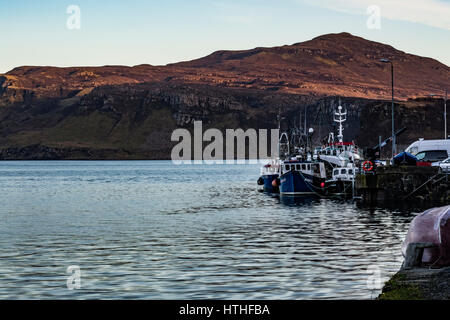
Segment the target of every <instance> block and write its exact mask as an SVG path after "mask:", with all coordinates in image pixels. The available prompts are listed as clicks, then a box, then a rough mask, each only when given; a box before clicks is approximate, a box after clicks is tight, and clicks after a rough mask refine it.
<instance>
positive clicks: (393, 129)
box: [380, 59, 397, 157]
mask: <svg viewBox="0 0 450 320" xmlns="http://www.w3.org/2000/svg"><path fill="white" fill-rule="evenodd" d="M380 62H384V63H390V64H391V80H392V81H391V82H392V157H394V155H395V154H396V153H397V145H396V139H395V127H394V64H393V63H392V61H391V60H389V59H380Z"/></svg>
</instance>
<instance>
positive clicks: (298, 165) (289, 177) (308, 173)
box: [280, 159, 326, 196]
mask: <svg viewBox="0 0 450 320" xmlns="http://www.w3.org/2000/svg"><path fill="white" fill-rule="evenodd" d="M280 173H281V175H280V195H282V196H283V195H285V196H303V195H317V196H323V195H324V194H325V180H326V171H325V165H324V163H323V162H317V161H308V160H300V159H291V160H285V161H283V164H282V166H281V170H280Z"/></svg>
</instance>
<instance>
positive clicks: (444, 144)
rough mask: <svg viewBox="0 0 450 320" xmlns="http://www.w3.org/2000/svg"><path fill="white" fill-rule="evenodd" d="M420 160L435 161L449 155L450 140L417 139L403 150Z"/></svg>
mask: <svg viewBox="0 0 450 320" xmlns="http://www.w3.org/2000/svg"><path fill="white" fill-rule="evenodd" d="M405 151H406V152H409V153H411V154H413V155H415V156H416V157H417V159H419V160H420V161H428V162H436V161H442V160H445V159H447V158H448V157H450V140H424V139H419V140H418V141H416V142H414V143H412V144H411V145H410V146H409V147H408V148H406V150H405Z"/></svg>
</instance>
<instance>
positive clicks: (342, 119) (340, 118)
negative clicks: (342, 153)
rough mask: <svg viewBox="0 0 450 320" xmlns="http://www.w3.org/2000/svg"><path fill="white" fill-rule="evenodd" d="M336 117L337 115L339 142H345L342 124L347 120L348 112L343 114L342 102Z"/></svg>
mask: <svg viewBox="0 0 450 320" xmlns="http://www.w3.org/2000/svg"><path fill="white" fill-rule="evenodd" d="M334 115H335V117H334V121H335V122H337V123H338V124H339V129H338V136H337V138H338V141H339V142H344V127H343V126H342V123H343V122H345V121H346V120H347V110H345V111H344V112H342V106H341V103H340V101H339V107H338V112H335V113H334ZM336 116H337V117H338V118H337V119H336Z"/></svg>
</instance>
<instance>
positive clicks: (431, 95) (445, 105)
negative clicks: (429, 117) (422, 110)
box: [429, 89, 448, 140]
mask: <svg viewBox="0 0 450 320" xmlns="http://www.w3.org/2000/svg"><path fill="white" fill-rule="evenodd" d="M429 96H430V97H434V96H440V97H442V98H444V139H445V140H447V139H448V135H447V89H445V96H444V95H439V94H430V95H429Z"/></svg>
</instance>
